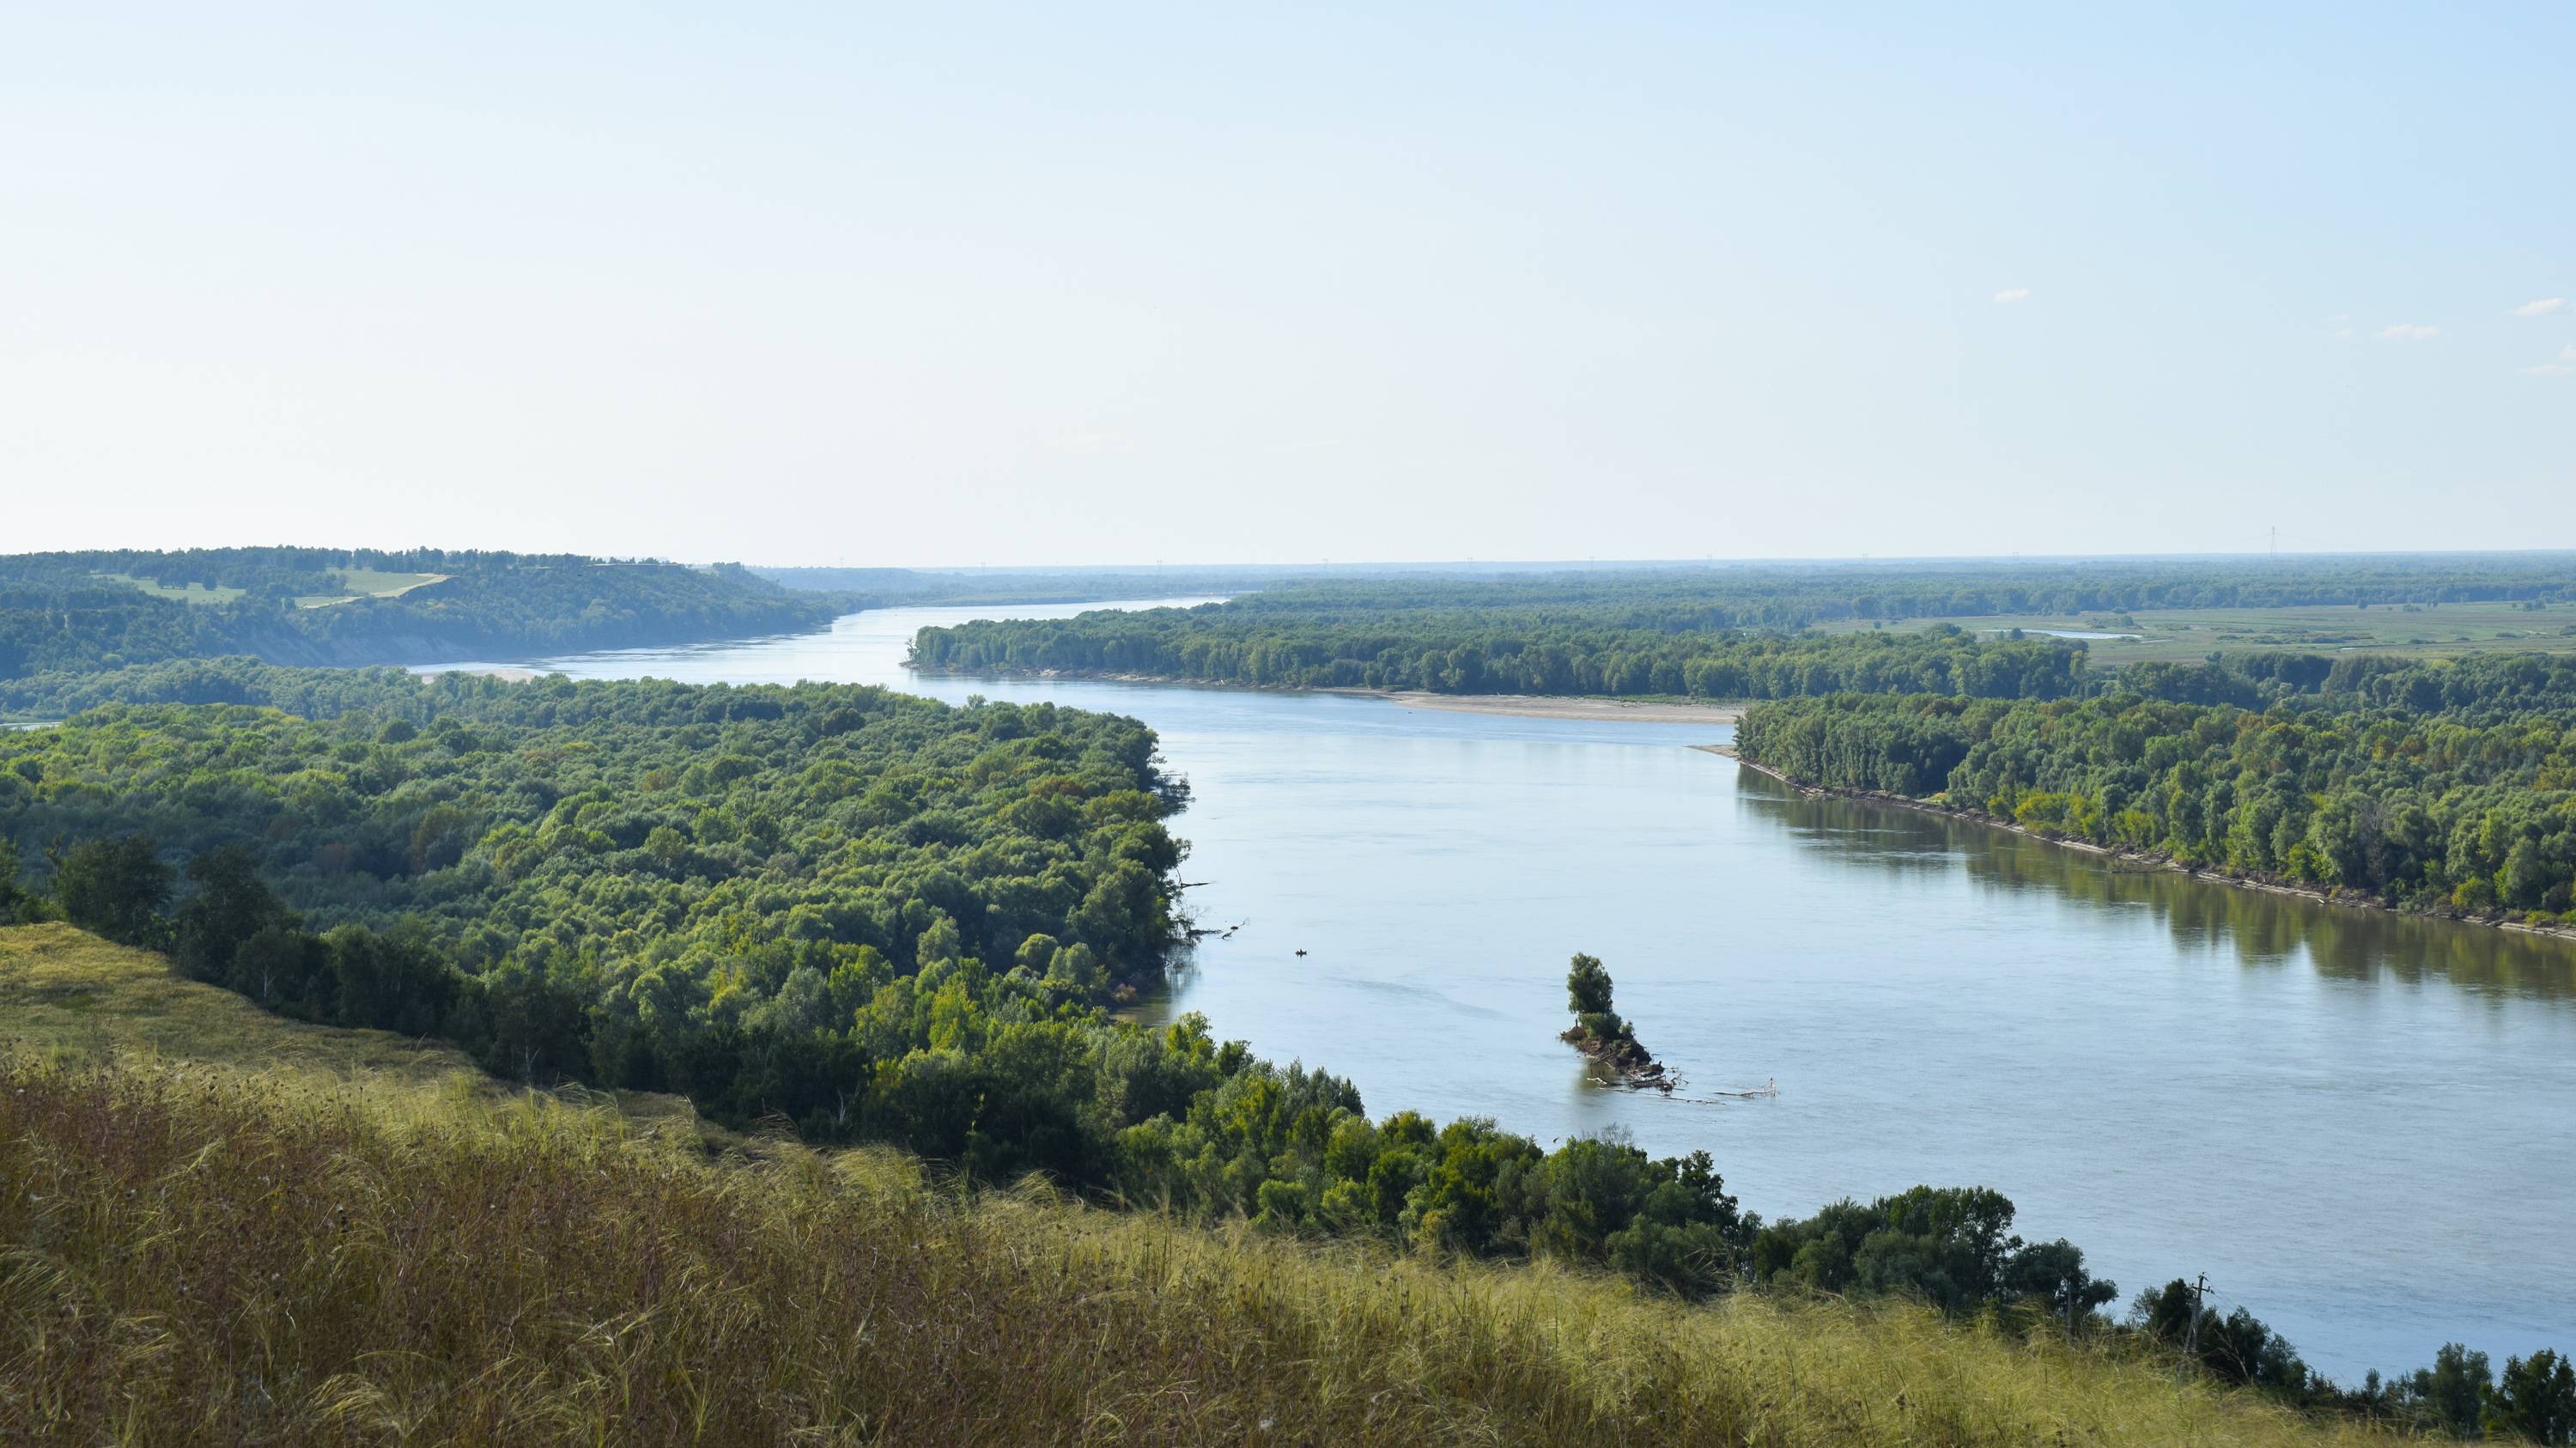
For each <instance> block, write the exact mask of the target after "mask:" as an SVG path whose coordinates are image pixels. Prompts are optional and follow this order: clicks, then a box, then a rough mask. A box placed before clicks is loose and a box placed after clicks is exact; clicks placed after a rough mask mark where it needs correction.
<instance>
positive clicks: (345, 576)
mask: <svg viewBox="0 0 2576 1448" xmlns="http://www.w3.org/2000/svg"><path fill="white" fill-rule="evenodd" d="M331 576H332V577H333V578H335V579H338V580H339V582H340V587H341V588H342V589H343V590H345V591H344V592H340V593H312V594H306V595H305V596H304V597H302V598H299V599H297V600H295V603H296V606H297V607H299V608H328V607H329V606H331V605H332V604H335V603H347V602H349V601H350V600H351V599H355V598H400V597H402V596H403V595H404V594H406V593H409V592H411V591H412V590H413V589H415V588H425V587H427V586H428V585H430V584H433V583H445V582H446V581H447V575H446V574H444V573H385V572H382V571H379V570H377V569H373V568H334V569H332V570H331Z"/></svg>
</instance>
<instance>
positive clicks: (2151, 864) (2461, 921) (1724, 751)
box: [1691, 744, 2576, 941]
mask: <svg viewBox="0 0 2576 1448" xmlns="http://www.w3.org/2000/svg"><path fill="white" fill-rule="evenodd" d="M1691 747H1692V748H1694V749H1700V750H1704V751H1706V752H1708V753H1710V754H1716V755H1722V756H1724V757H1725V758H1728V759H1732V760H1734V761H1735V763H1736V765H1737V767H1739V768H1742V769H1749V770H1752V771H1753V772H1754V773H1756V774H1760V775H1764V776H1767V777H1769V778H1771V779H1775V780H1778V781H1779V782H1780V783H1782V784H1784V785H1787V786H1788V787H1789V788H1791V789H1794V790H1796V791H1798V792H1799V793H1800V794H1805V795H1811V796H1827V797H1831V798H1834V799H1848V800H1862V801H1866V802H1868V803H1871V804H1877V805H1885V806H1887V807H1889V808H1891V809H1910V810H1919V811H1921V812H1923V813H1925V814H1935V815H1940V816H1942V817H1943V818H1945V819H1955V820H1966V821H1969V822H1970V823H1973V824H1977V825H1980V826H1983V827H1985V828H1987V829H1994V830H2002V831H2004V832H2005V833H2007V834H2015V835H2020V836H2022V837H2023V838H2025V839H2031V840H2037V841H2039V842H2040V843H2042V844H2048V845H2054V846H2056V847H2058V848H2059V849H2065V850H2075V851H2078V852H2080V853H2082V854H2087V855H2099V856H2102V857H2103V858H2105V859H2108V860H2114V861H2118V862H2120V863H2122V864H2125V865H2128V866H2131V867H2133V868H2140V869H2150V870H2172V871H2175V872H2176V873H2178V874H2182V875H2185V876H2188V877H2189V878H2191V879H2194V880H2203V881H2207V882H2209V883H2211V884H2213V885H2220V886H2225V887H2228V888H2232V889H2238V890H2261V891H2264V892H2265V893H2267V894H2273V895H2288V896H2292V897H2294V898H2296V899H2301V900H2310V901H2314V902H2315V903H2317V904H2319V905H2327V906H2335V907H2338V908H2341V909H2346V910H2385V911H2387V912H2389V913H2390V914H2393V915H2410V916H2413V917H2415V918H2417V919H2420V920H2439V921H2442V922H2444V923H2446V924H2454V925H2469V926H2479V927H2484V928H2486V929H2490V930H2510V931H2515V932H2518V933H2520V934H2524V935H2545V936H2550V937H2553V938H2556V939H2560V940H2567V941H2576V930H2571V929H2568V928H2566V927H2564V926H2556V925H2531V924H2526V923H2525V922H2523V921H2520V920H2507V919H2505V918H2503V917H2501V916H2489V915H2466V914H2455V913H2452V912H2450V911H2444V910H2405V909H2401V908H2400V907H2398V906H2396V905H2393V904H2391V903H2389V902H2388V901H2386V900H2383V899H2381V898H2379V897H2378V896H2376V895H2364V894H2359V893H2356V892H2353V891H2350V890H2320V889H2318V888H2317V887H2316V886H2314V885H2305V884H2301V883H2300V882H2298V881H2296V880H2285V879H2282V878H2281V877H2279V876H2277V875H2256V874H2237V873H2230V872H2228V871H2225V870H2205V869H2202V868H2200V867H2199V866H2196V865H2187V864H2184V863H2183V862H2182V861H2180V860H2176V859H2173V858H2171V857H2169V856H2166V855H2159V854H2157V853H2155V852H2153V851H2151V850H2139V849H2131V848H2127V847H2124V846H2119V845H2103V844H2096V843H2094V842H2093V841H2091V840H2085V839H2077V838H2075V837H2073V836H2071V835H2063V834H2055V833H2052V832H2049V831H2046V830H2034V829H2032V828H2031V827H2030V826H2028V825H2025V824H2022V823H2021V822H2019V821H2017V820H2008V819H2005V818H2003V817H2001V816H2000V815H1993V814H1988V813H1987V812H1985V811H1984V810H1980V809H1967V808H1963V807H1961V806H1959V805H1953V804H1944V803H1941V802H1940V801H1938V800H1930V799H1917V798H1915V797H1914V796H1912V795H1904V794H1890V793H1888V792H1887V791H1885V790H1879V789H1852V788H1850V787H1848V786H1844V785H1836V784H1817V783H1814V782H1813V781H1810V780H1804V779H1799V778H1797V777H1796V776H1794V775H1790V774H1786V773H1783V772H1782V771H1780V770H1777V769H1774V768H1772V767H1771V766H1770V765H1767V764H1763V763H1761V762H1759V761H1756V760H1751V759H1747V758H1745V757H1744V756H1743V755H1742V754H1740V753H1738V752H1737V751H1736V748H1735V746H1734V745H1732V744H1695V745H1693V746H1691Z"/></svg>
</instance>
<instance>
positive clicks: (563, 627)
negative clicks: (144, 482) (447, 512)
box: [0, 548, 849, 680]
mask: <svg viewBox="0 0 2576 1448" xmlns="http://www.w3.org/2000/svg"><path fill="white" fill-rule="evenodd" d="M397 590H398V591H397ZM380 594H382V595H384V596H379V595H380ZM848 602H849V601H848V600H846V599H843V598H841V597H840V596H838V595H828V594H814V593H791V592H789V591H788V590H786V589H783V588H780V587H779V586H777V585H776V584H773V583H770V582H768V581H766V580H763V579H760V578H756V577H754V576H753V575H752V574H750V573H749V572H747V571H745V570H743V569H740V568H734V567H730V566H721V567H717V568H712V569H698V568H687V567H682V566H681V565H679V564H675V563H662V562H654V561H650V560H643V561H613V560H606V559H597V558H585V557H579V556H573V555H561V554H547V555H536V554H519V553H491V552H481V551H470V552H469V551H456V550H445V549H419V550H414V551H410V552H400V553H395V552H384V551H378V550H369V549H355V550H343V549H322V548H214V549H192V550H189V551H187V552H181V553H144V552H133V551H115V552H94V553H21V554H10V555H0V680H8V679H13V678H18V677H22V676H26V675H32V674H45V673H60V672H72V673H78V672H89V671H94V670H100V669H114V668H120V667H124V666H127V665H135V664H149V663H158V662H163V661H166V660H174V659H193V658H215V657H223V656H234V655H238V656H250V657H256V658H260V659H264V660H266V661H268V662H271V663H281V664H342V665H345V664H375V663H432V662H438V661H442V660H459V659H476V658H494V657H500V658H513V657H522V656H526V655H529V654H542V653H557V652H564V651H568V650H573V649H593V648H626V647H639V646H643V645H648V644H663V643H679V642H687V641H691V640H698V639H709V638H733V637H741V636H743V635H746V634H761V633H778V632H784V631H788V630H794V629H806V628H816V627H820V626H821V625H822V624H824V623H825V622H828V621H829V620H830V619H831V618H832V617H833V616H834V615H835V614H837V613H841V612H845V611H846V608H847V605H848Z"/></svg>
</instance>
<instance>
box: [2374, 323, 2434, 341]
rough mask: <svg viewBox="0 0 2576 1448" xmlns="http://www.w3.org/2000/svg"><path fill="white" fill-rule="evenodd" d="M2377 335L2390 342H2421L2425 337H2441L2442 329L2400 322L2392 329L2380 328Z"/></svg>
mask: <svg viewBox="0 0 2576 1448" xmlns="http://www.w3.org/2000/svg"><path fill="white" fill-rule="evenodd" d="M2379 335H2380V336H2382V337H2385V338H2387V339H2388V340H2389V341H2391V342H2421V341H2423V340H2424V339H2425V338H2427V337H2438V336H2440V335H2442V329H2441V328H2439V327H2427V326H2425V325H2423V324H2422V323H2419V322H2400V323H2398V324H2397V325H2396V326H2394V327H2383V328H2381V329H2380V332H2379Z"/></svg>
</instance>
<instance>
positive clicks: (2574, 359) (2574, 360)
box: [2522, 347, 2576, 377]
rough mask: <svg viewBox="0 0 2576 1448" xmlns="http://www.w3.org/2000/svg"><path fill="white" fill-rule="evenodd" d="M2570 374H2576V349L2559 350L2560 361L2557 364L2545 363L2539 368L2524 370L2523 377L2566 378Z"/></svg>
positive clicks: (2565, 348) (2526, 368)
mask: <svg viewBox="0 0 2576 1448" xmlns="http://www.w3.org/2000/svg"><path fill="white" fill-rule="evenodd" d="M2569 373H2576V347H2561V348H2559V349H2558V360H2557V361H2555V362H2543V363H2541V364H2540V365H2539V366H2537V367H2525V368H2524V369H2522V375H2523V376H2525V377H2565V376H2567V375H2568V374H2569Z"/></svg>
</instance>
